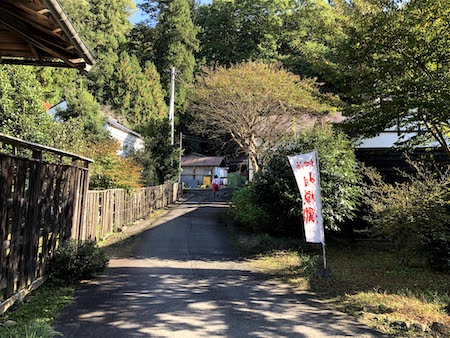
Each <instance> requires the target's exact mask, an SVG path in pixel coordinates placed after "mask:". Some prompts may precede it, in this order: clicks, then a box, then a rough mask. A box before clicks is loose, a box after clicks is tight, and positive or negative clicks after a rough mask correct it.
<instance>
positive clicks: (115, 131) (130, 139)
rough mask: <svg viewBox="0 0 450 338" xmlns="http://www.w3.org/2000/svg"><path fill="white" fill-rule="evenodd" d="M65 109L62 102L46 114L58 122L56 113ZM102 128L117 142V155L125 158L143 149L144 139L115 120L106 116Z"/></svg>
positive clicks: (64, 104)
mask: <svg viewBox="0 0 450 338" xmlns="http://www.w3.org/2000/svg"><path fill="white" fill-rule="evenodd" d="M65 109H67V102H66V101H62V102H60V103H58V104H56V105H54V106H53V107H51V108H50V109H49V110H48V113H49V114H50V115H51V116H52V117H53V118H54V119H55V120H56V121H60V120H59V119H58V117H57V113H58V111H61V110H65ZM60 122H61V121H60ZM104 128H105V130H106V131H107V132H108V133H109V134H110V135H111V137H112V138H113V139H114V140H116V141H117V142H119V144H120V148H119V151H118V154H119V155H122V156H126V155H128V154H129V153H130V152H132V151H137V150H141V149H144V139H143V138H142V136H141V135H140V134H139V133H137V132H135V131H134V130H131V129H129V128H127V127H125V126H124V125H122V124H120V123H119V122H118V121H117V120H116V119H115V118H113V117H111V116H108V118H107V121H106V124H105V126H104Z"/></svg>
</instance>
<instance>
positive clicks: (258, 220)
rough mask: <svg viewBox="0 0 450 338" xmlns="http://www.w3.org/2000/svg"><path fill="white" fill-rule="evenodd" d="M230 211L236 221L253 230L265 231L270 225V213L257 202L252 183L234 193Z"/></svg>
mask: <svg viewBox="0 0 450 338" xmlns="http://www.w3.org/2000/svg"><path fill="white" fill-rule="evenodd" d="M230 213H231V215H232V216H233V218H234V220H235V221H237V222H238V223H239V224H241V225H242V226H244V227H246V228H248V229H249V230H251V231H253V232H264V230H266V228H267V227H268V223H267V219H268V215H267V214H266V212H265V211H264V210H263V209H262V208H260V207H259V206H257V205H256V204H255V189H254V187H253V185H252V184H249V185H246V186H245V187H243V188H241V189H239V190H237V191H235V192H234V193H233V198H232V204H231V207H230Z"/></svg>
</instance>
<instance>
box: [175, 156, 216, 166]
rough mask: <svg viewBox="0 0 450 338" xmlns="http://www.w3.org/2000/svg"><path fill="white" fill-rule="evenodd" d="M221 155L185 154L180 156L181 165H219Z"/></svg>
mask: <svg viewBox="0 0 450 338" xmlns="http://www.w3.org/2000/svg"><path fill="white" fill-rule="evenodd" d="M223 159H224V157H223V156H185V157H182V158H181V166H182V167H220V165H221V164H222V162H223Z"/></svg>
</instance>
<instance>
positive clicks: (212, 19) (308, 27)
mask: <svg viewBox="0 0 450 338" xmlns="http://www.w3.org/2000/svg"><path fill="white" fill-rule="evenodd" d="M338 17H339V11H338V10H336V8H335V7H334V6H332V5H330V4H328V3H327V2H325V1H323V0H301V1H293V0H275V1H273V0H256V1H255V0H234V1H227V0H215V1H213V3H212V4H210V5H204V6H201V7H200V11H199V15H198V24H199V25H200V26H201V28H202V29H201V32H200V34H199V39H200V42H201V49H200V51H199V52H198V53H197V57H198V58H200V59H203V58H204V60H205V61H206V63H207V64H215V63H219V64H223V65H230V64H234V63H238V62H242V61H247V60H272V61H275V60H277V61H281V62H282V63H283V65H284V66H285V68H287V69H289V70H290V71H292V72H294V73H295V74H300V75H305V76H312V77H318V78H320V80H321V81H324V80H325V81H328V82H335V81H336V80H335V77H336V75H337V74H336V71H337V70H336V65H335V54H336V48H337V46H338V45H339V41H340V40H341V39H342V38H343V32H342V29H341V28H340V23H339V20H338Z"/></svg>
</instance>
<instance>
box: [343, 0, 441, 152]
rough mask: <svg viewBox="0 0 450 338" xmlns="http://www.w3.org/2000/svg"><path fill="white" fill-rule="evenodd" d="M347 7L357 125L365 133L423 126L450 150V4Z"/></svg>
mask: <svg viewBox="0 0 450 338" xmlns="http://www.w3.org/2000/svg"><path fill="white" fill-rule="evenodd" d="M343 8H344V11H345V13H346V16H347V20H346V25H345V30H346V32H347V33H348V39H347V41H346V42H345V44H344V45H343V46H342V69H344V70H345V72H344V74H345V76H346V80H347V83H346V84H347V96H348V97H347V100H348V101H349V102H350V104H349V106H348V108H347V110H346V114H347V115H348V116H349V117H350V119H349V124H350V127H351V128H353V130H355V131H357V132H358V133H360V134H362V135H365V136H374V135H376V134H377V133H379V132H381V131H383V130H384V129H385V128H388V127H391V126H394V125H399V126H400V127H402V128H405V129H406V130H417V129H418V128H420V129H422V130H424V131H426V133H425V135H426V138H427V140H428V141H429V140H434V141H437V142H438V143H439V144H440V146H441V147H442V149H443V150H444V151H445V152H446V153H447V154H448V155H449V156H450V149H449V146H448V143H447V137H448V131H449V127H450V125H449V121H450V99H449V97H450V87H449V85H448V84H449V83H450V72H449V71H448V70H449V67H450V49H449V48H448V46H449V44H450V30H449V29H448V28H449V26H448V17H449V16H450V2H448V1H445V0H437V1H434V0H410V1H407V2H404V1H395V0H389V1H384V0H383V1H382V0H359V1H352V2H351V3H349V4H344V5H343ZM422 135H424V134H422ZM415 141H418V142H422V141H424V140H423V139H415Z"/></svg>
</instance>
